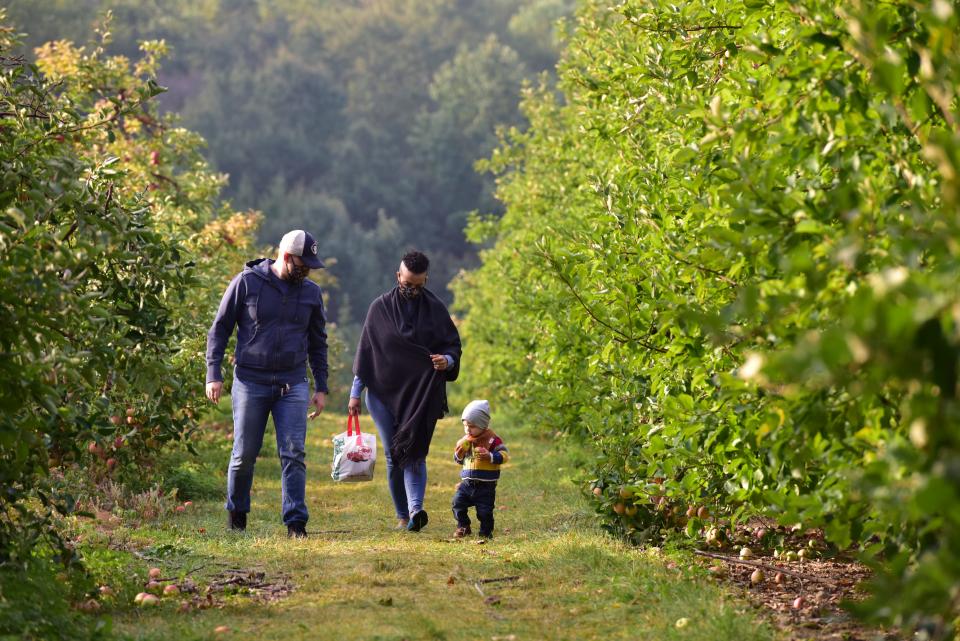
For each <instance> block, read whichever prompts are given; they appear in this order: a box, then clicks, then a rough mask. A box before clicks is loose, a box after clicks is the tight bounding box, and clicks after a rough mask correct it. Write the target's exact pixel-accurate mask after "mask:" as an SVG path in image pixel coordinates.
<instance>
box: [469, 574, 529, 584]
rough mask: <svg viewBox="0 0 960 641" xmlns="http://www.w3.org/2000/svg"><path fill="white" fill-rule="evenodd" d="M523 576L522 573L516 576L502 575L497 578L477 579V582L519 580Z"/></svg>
mask: <svg viewBox="0 0 960 641" xmlns="http://www.w3.org/2000/svg"><path fill="white" fill-rule="evenodd" d="M520 578H521V577H520V575H519V574H518V575H516V576H501V577H497V578H495V579H477V583H499V582H500V581H517V580H519V579H520Z"/></svg>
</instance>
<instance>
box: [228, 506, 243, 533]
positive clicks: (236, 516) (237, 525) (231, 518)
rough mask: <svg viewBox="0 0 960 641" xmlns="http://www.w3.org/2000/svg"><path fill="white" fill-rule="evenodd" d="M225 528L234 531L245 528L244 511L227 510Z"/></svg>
mask: <svg viewBox="0 0 960 641" xmlns="http://www.w3.org/2000/svg"><path fill="white" fill-rule="evenodd" d="M227 529H228V530H234V531H235V532H243V531H244V530H246V529H247V513H246V512H233V511H230V512H227Z"/></svg>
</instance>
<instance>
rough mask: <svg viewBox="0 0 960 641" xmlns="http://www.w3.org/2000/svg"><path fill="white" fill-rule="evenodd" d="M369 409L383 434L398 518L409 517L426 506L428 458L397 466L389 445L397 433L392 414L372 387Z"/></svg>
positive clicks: (368, 394) (381, 438) (368, 399)
mask: <svg viewBox="0 0 960 641" xmlns="http://www.w3.org/2000/svg"><path fill="white" fill-rule="evenodd" d="M367 410H368V411H369V412H370V418H372V419H373V424H374V425H376V426H377V431H378V432H379V433H380V443H381V444H382V445H383V453H384V456H385V458H386V459H387V484H388V486H389V487H390V496H391V498H393V507H394V509H395V510H396V511H397V518H398V519H409V518H410V515H411V514H414V513H416V512H419V511H420V510H422V509H423V495H424V494H425V493H426V491H427V461H426V459H420V460H417V461H414V462H412V463H410V464H409V465H407V467H405V468H403V469H399V468H396V467H394V466H393V461H392V460H391V456H390V444H391V443H393V435H394V434H396V432H397V425H396V421H395V420H394V418H393V414H392V413H391V412H390V410H389V409H388V408H387V406H386V405H384V404H383V403H382V402H381V401H380V399H379V398H377V397H376V396H374V395H373V394H371V393H370V390H367Z"/></svg>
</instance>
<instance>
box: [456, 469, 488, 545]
mask: <svg viewBox="0 0 960 641" xmlns="http://www.w3.org/2000/svg"><path fill="white" fill-rule="evenodd" d="M496 500H497V483H496V482H495V481H474V480H471V479H463V480H462V481H460V487H458V488H457V493H456V494H454V495H453V518H455V519H457V525H458V526H459V527H470V517H469V516H467V509H468V508H470V507H473V506H476V508H477V520H478V521H480V534H481V535H485V536H492V535H493V506H494V502H495V501H496Z"/></svg>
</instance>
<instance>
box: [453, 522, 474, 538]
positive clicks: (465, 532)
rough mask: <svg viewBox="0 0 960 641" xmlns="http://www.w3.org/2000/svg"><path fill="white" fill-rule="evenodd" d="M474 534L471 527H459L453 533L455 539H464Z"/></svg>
mask: <svg viewBox="0 0 960 641" xmlns="http://www.w3.org/2000/svg"><path fill="white" fill-rule="evenodd" d="M471 534H473V532H471V531H470V526H469V525H468V526H466V527H458V528H457V529H456V531H454V533H453V538H455V539H462V538H463V537H465V536H470V535H471Z"/></svg>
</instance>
